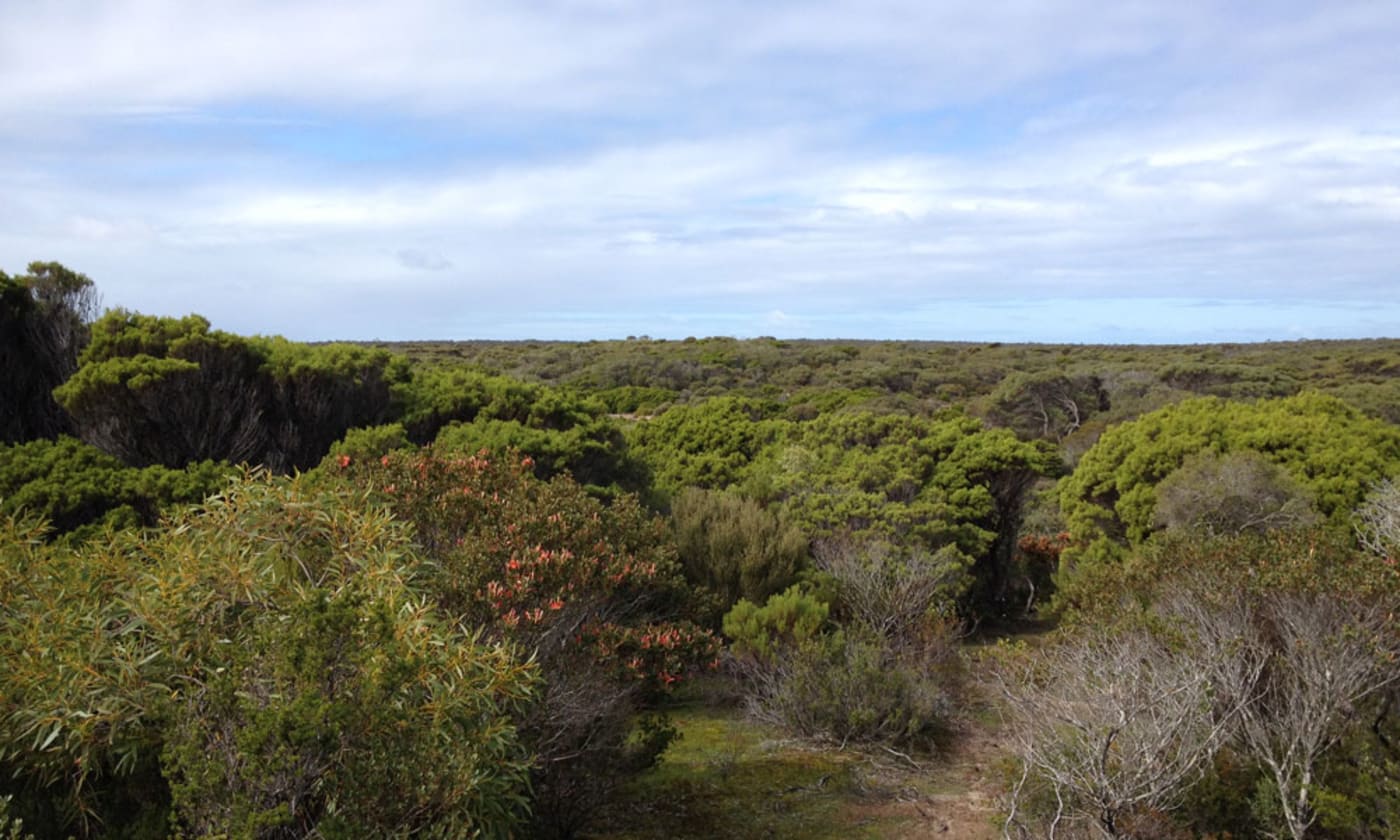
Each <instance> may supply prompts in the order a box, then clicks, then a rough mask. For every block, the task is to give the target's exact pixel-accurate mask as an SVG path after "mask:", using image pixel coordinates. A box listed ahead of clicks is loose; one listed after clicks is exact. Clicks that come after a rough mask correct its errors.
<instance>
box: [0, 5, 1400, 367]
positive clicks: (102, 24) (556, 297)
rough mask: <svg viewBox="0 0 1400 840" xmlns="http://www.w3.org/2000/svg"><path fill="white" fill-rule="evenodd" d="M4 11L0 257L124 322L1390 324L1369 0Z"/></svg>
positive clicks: (1048, 337) (633, 328) (473, 327)
mask: <svg viewBox="0 0 1400 840" xmlns="http://www.w3.org/2000/svg"><path fill="white" fill-rule="evenodd" d="M11 6H13V8H7V9H6V26H5V27H3V28H2V29H0V55H3V56H4V57H5V59H4V70H3V73H0V219H3V221H4V224H3V225H0V270H4V271H6V272H8V273H11V274H15V273H21V272H22V271H23V270H24V266H25V264H26V263H28V262H29V261H32V260H41V261H46V260H57V261H59V262H62V263H64V264H65V265H68V266H69V267H70V268H72V269H74V270H76V271H81V272H83V273H85V274H87V275H89V276H91V277H92V278H93V280H94V281H95V282H96V283H97V285H98V288H99V289H100V290H101V292H102V294H103V296H104V298H105V299H106V300H108V301H111V302H113V303H114V304H115V305H120V306H123V307H126V308H129V309H132V310H136V311H140V312H145V313H150V314H157V315H176V316H178V315H183V314H188V313H191V312H195V313H199V314H201V315H204V316H205V317H207V318H209V319H210V320H211V322H213V323H214V324H215V326H217V327H219V328H220V329H225V330H228V331H231V332H237V333H242V334H251V333H271V334H280V335H285V336H287V337H288V338H293V339H296V340H332V339H334V338H336V337H341V338H345V339H349V340H374V339H375V338H382V339H383V340H394V341H401V340H413V339H422V340H432V339H439V340H451V339H452V338H454V337H456V338H463V339H466V338H476V339H488V340H497V339H499V340H517V339H518V340H528V339H527V337H528V336H532V335H535V336H541V335H542V336H551V337H553V339H537V340H589V339H590V338H597V337H599V336H616V337H622V336H625V335H629V334H631V335H640V334H652V335H661V336H667V337H676V338H680V337H684V336H686V335H693V334H711V335H735V336H756V335H776V334H779V333H781V334H784V335H790V336H793V337H795V338H801V337H817V336H829V335H848V336H855V337H863V338H868V339H870V340H952V341H975V342H983V341H1004V342H1012V343H1024V342H1028V341H1031V342H1039V343H1056V344H1060V343H1077V344H1201V343H1205V344H1211V343H1222V342H1231V343H1243V342H1251V343H1253V342H1261V341H1291V340H1298V339H1304V338H1316V339H1344V338H1360V337H1367V336H1396V335H1400V303H1397V298H1400V294H1397V293H1400V59H1397V57H1396V53H1395V49H1394V45H1395V44H1397V43H1400V4H1384V3H1382V4H1378V3H1371V2H1365V0H1337V2H1334V3H1329V4H1325V5H1317V4H1307V3H1295V2H1283V3H1273V4H1262V5H1261V4H1256V3H1244V2H1234V1H1233V0H1226V2H1219V3H1209V4H1189V3H1185V4H1183V3H1178V2H1167V0H1147V2H1143V3H1134V4H1126V5H1123V4H1120V5H1118V6H1108V7H1105V6H1103V4H1099V3H1091V2H1089V0H1052V2H1036V3H1030V2H1024V0H1008V2H1005V3H1000V4H998V3H985V2H971V0H950V2H940V3H927V2H923V1H922V0H879V2H868V0H862V2H856V0H803V2H792V1H791V0H775V2H772V3H764V4H752V3H743V2H738V0H715V2H711V3H705V4H670V3H664V2H663V3H659V4H658V3H642V2H640V0H521V2H518V3H512V4H508V5H505V6H501V5H498V4H487V3H480V2H472V1H471V0H465V1H464V2H461V1H459V0H403V2H400V3H396V4H392V5H389V4H384V3H380V2H376V0H343V1H342V2H330V0H292V1H291V2H274V1H273V0H230V2H227V3H220V4H217V5H214V6H209V5H199V4H193V5H192V4H188V3H180V2H176V0H104V2H100V3H99V2H95V0H78V2H75V3H64V4H11ZM56 45H61V48H55V47H56ZM890 336H899V337H900V338H890Z"/></svg>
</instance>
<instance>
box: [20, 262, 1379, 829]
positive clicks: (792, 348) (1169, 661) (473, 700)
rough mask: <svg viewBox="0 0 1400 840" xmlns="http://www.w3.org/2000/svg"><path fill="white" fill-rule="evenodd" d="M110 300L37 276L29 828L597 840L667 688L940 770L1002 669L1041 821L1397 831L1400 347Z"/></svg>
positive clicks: (31, 383)
mask: <svg viewBox="0 0 1400 840" xmlns="http://www.w3.org/2000/svg"><path fill="white" fill-rule="evenodd" d="M95 300H96V298H95V291H94V287H93V285H92V282H91V281H90V280H88V279H87V278H86V277H84V276H82V275H80V274H77V273H75V272H72V271H69V270H68V269H66V268H64V267H63V266H60V265H57V264H53V263H35V264H32V265H31V266H29V268H28V270H27V273H26V274H24V275H21V276H18V277H9V276H7V275H3V274H0V328H3V329H0V361H3V363H4V365H3V368H0V369H3V370H4V371H5V375H4V378H3V381H0V407H3V417H0V421H3V422H0V433H2V434H3V445H0V593H3V594H0V599H3V600H0V657H3V663H4V665H5V667H4V668H0V803H3V805H0V834H4V833H6V832H9V833H12V834H15V835H16V836H23V834H24V832H33V833H35V834H36V835H37V836H67V835H73V836H76V837H107V836H111V837H166V836H208V835H219V834H223V835H228V836H240V837H308V836H346V837H349V836H401V835H407V834H419V835H423V836H443V837H458V836H487V837H489V836H499V837H506V836H539V837H551V836H552V837H572V836H580V835H583V834H587V833H588V832H589V831H594V830H597V829H598V828H599V826H598V825H597V824H596V822H594V823H592V824H591V823H590V821H593V820H596V819H597V817H598V815H600V814H601V815H607V814H609V813H611V811H610V808H611V807H612V806H611V804H610V803H614V802H616V801H618V797H619V796H622V795H624V792H625V791H627V790H630V789H632V788H630V787H629V785H631V783H632V782H633V781H635V780H636V779H637V778H638V776H639V774H642V773H644V772H646V771H647V769H648V768H651V767H653V766H655V765H656V763H657V762H658V761H659V760H663V756H664V755H665V751H666V749H667V748H668V746H669V745H670V744H671V743H672V742H673V741H674V739H675V737H676V734H677V733H676V730H675V728H674V727H673V725H672V724H671V722H670V721H669V718H668V709H670V708H671V703H672V699H671V698H672V697H673V695H674V693H675V692H676V690H677V689H678V687H683V686H694V685H696V684H702V685H704V686H705V691H707V692H709V695H706V696H712V697H714V698H720V699H717V700H716V701H715V702H717V703H719V704H720V706H719V708H723V705H722V704H723V703H724V702H726V701H725V700H723V698H730V701H737V705H738V706H739V707H741V708H742V709H743V710H745V713H747V714H749V715H751V716H752V717H753V718H754V719H757V720H761V721H764V722H765V723H766V724H768V725H772V726H775V727H778V728H779V729H780V730H781V731H785V732H788V733H792V734H793V735H795V736H799V737H802V738H804V739H807V740H809V741H813V742H818V743H824V744H828V745H832V746H836V747H840V748H844V749H853V748H861V745H872V746H874V747H876V748H878V749H880V750H882V751H892V752H889V753H888V754H894V755H899V756H904V757H905V758H906V759H908V760H909V761H910V762H911V766H913V765H920V761H923V760H924V757H926V756H930V755H935V756H936V755H937V754H939V752H940V751H941V750H944V749H947V748H948V747H949V745H950V744H951V743H953V742H954V741H956V739H957V736H958V733H959V731H960V730H962V729H964V728H966V727H967V726H969V725H970V724H969V722H968V721H969V716H968V713H967V712H966V709H968V708H969V707H970V706H972V705H973V704H974V703H975V702H977V701H976V695H977V691H978V689H977V687H976V684H977V683H978V682H979V680H980V681H985V677H986V674H985V671H986V665H985V661H986V659H987V658H991V659H993V660H995V661H996V662H997V663H998V664H997V667H996V669H995V671H996V673H997V675H998V680H999V683H998V684H999V686H1000V693H1001V694H1002V695H1003V697H1004V700H1005V703H1004V707H1005V709H1006V711H1007V716H1008V718H1007V723H1006V727H1007V728H1006V733H1007V740H1008V742H1009V743H1011V744H1013V745H1014V748H1015V749H1014V752H1015V754H1014V756H1013V757H1012V762H1013V764H1014V770H1013V771H1012V772H1011V774H1010V777H1009V782H1008V796H1007V799H1006V801H1005V803H1004V805H1005V815H1004V820H1003V825H1004V828H1005V833H1006V835H1007V836H1025V837H1040V836H1045V835H1046V834H1047V833H1055V835H1056V836H1079V835H1080V834H1082V835H1084V836H1106V837H1140V838H1149V837H1150V838H1157V837H1176V836H1181V837H1186V836H1216V837H1224V836H1226V835H1227V834H1228V835H1229V836H1234V837H1245V836H1274V837H1279V836H1286V837H1294V838H1300V837H1316V838H1366V837H1387V836H1394V835H1395V834H1396V833H1397V832H1400V747H1397V744H1400V740H1397V739H1400V720H1397V718H1396V715H1395V712H1394V711H1393V708H1392V706H1393V699H1394V697H1395V692H1396V691H1397V690H1400V689H1398V688H1397V680H1400V666H1397V657H1400V636H1398V635H1397V632H1400V631H1397V630H1396V628H1395V622H1394V621H1393V620H1392V618H1393V615H1394V612H1395V610H1396V609H1397V608H1400V576H1398V575H1397V570H1396V561H1397V558H1400V524H1398V523H1400V491H1398V490H1397V486H1400V484H1397V482H1400V428H1398V427H1397V425H1396V424H1397V422H1400V414H1397V413H1396V412H1397V409H1396V406H1398V405H1400V342H1395V341H1370V342H1300V343H1288V344H1271V345H1247V346H1241V345H1222V346H1214V347H1166V348H1132V347H1074V346H1013V345H1005V346H1003V345H971V344H949V343H915V342H836V341H803V342H783V341H777V340H774V339H757V340H752V341H737V340H733V339H699V340H690V339H688V340H686V341H681V342H658V341H652V340H649V339H632V340H628V341H622V342H592V343H586V344H563V343H549V342H528V343H515V344H511V343H486V342H467V343H456V344H442V343H437V344H416V345H407V346H398V345H396V346H389V347H369V346H361V345H351V344H326V345H300V344H295V343H292V342H288V341H285V340H283V339H279V338H264V337H243V336H237V335H232V334H229V333H224V332H221V331H218V330H216V329H214V328H213V326H212V325H211V324H210V323H209V322H208V321H207V320H206V319H204V318H202V317H199V316H196V315H191V316H188V317H184V318H170V317H154V316H147V315H141V314H138V313H133V312H128V311H125V310H120V309H116V310H110V311H108V312H107V313H105V314H103V315H101V316H100V317H98V313H97V311H96V304H95ZM1032 619H1034V620H1036V621H1037V622H1039V623H1040V625H1039V626H1044V624H1045V623H1046V622H1058V624H1059V626H1058V628H1057V629H1055V631H1054V632H1053V633H1051V634H1049V635H1048V636H1046V637H1044V639H1043V640H1042V642H1041V643H1040V644H1037V645H1035V646H1029V645H1024V644H1021V643H1016V642H1008V643H1006V644H1003V645H1002V646H1000V647H999V648H996V651H997V652H996V653H995V655H992V656H990V657H983V658H982V659H981V660H980V661H981V662H982V664H980V665H973V664H970V661H969V658H968V656H967V655H965V652H964V650H963V644H962V639H963V636H964V635H965V634H967V633H969V632H973V631H976V632H980V633H982V634H983V635H984V636H985V635H993V636H994V635H996V634H998V633H1003V632H1007V631H1015V629H1016V628H1017V627H1018V626H1019V625H1018V623H1020V622H1025V621H1029V620H1032ZM979 669H980V672H979V673H974V671H978V670H979ZM911 755H912V756H918V757H919V760H918V761H915V760H914V759H911V758H909V756H911ZM920 766H921V765H920ZM1076 832H1078V834H1076Z"/></svg>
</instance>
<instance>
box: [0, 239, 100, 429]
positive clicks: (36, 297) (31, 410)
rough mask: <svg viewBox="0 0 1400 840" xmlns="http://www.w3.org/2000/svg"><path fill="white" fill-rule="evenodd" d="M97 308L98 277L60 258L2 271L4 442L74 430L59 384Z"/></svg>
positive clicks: (0, 419) (0, 316) (72, 365)
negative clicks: (17, 271)
mask: <svg viewBox="0 0 1400 840" xmlns="http://www.w3.org/2000/svg"><path fill="white" fill-rule="evenodd" d="M96 309H97V294H96V291H95V290H94V287H93V283H92V280H90V279H89V278H88V277H87V276H86V275H83V274H78V273H77V272H75V271H71V270H69V269H67V268H65V267H64V266H62V265H60V264H58V263H56V262H47V263H45V262H33V263H30V264H29V267H28V271H27V273H25V274H22V275H20V276H18V277H10V276H9V275H7V274H5V273H4V272H3V271H0V370H3V371H4V372H5V375H4V377H0V405H3V406H4V407H5V409H4V411H0V444H5V443H24V442H26V441H30V440H36V439H40V438H54V437H57V436H58V435H60V434H65V433H70V432H71V431H72V423H71V421H70V419H69V417H68V415H67V414H66V413H65V412H64V411H63V409H62V408H60V407H59V405H58V403H56V402H55V401H54V398H53V389H54V388H56V387H58V386H59V385H61V384H62V383H63V381H64V380H66V379H67V378H68V377H69V376H71V375H72V373H73V371H74V370H75V369H76V368H77V363H78V354H79V353H80V352H81V351H82V349H83V347H84V346H85V345H86V344H87V340H88V327H87V325H88V322H90V321H91V320H92V319H93V317H94V316H95V315H96Z"/></svg>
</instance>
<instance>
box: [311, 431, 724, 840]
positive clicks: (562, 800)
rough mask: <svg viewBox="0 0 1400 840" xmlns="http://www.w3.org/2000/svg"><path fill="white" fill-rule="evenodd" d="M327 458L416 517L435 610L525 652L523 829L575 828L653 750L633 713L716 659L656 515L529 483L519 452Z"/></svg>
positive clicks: (652, 740)
mask: <svg viewBox="0 0 1400 840" xmlns="http://www.w3.org/2000/svg"><path fill="white" fill-rule="evenodd" d="M329 466H330V468H331V471H332V472H336V473H339V474H341V475H344V476H347V477H349V478H350V479H351V480H353V481H355V482H357V483H359V484H360V485H361V486H363V487H364V488H366V489H367V490H368V491H369V492H370V493H371V494H372V495H373V496H375V497H377V498H378V499H379V500H380V501H382V502H383V503H384V504H386V505H387V506H388V507H389V508H390V509H391V510H392V511H393V512H394V514H395V516H396V517H397V518H399V519H402V520H405V521H407V522H411V523H412V524H413V525H414V527H415V528H416V532H417V541H418V543H419V545H420V546H421V547H422V549H423V551H424V553H425V555H426V557H427V559H428V561H429V567H430V568H429V571H428V572H427V575H428V579H429V580H428V588H429V590H430V591H431V592H432V595H433V597H434V598H435V599H436V601H437V604H438V606H439V608H440V610H442V611H443V612H444V613H445V615H447V616H448V617H450V618H451V619H453V620H455V621H457V622H458V623H460V624H461V625H462V626H463V627H468V628H475V627H483V628H486V632H488V633H489V634H491V635H494V636H495V637H496V638H499V639H502V640H506V641H509V642H512V643H515V644H517V645H519V646H520V647H521V648H522V649H523V653H525V654H528V655H532V656H533V657H534V658H535V660H536V661H537V662H538V663H539V666H540V671H541V674H542V675H543V678H544V687H543V689H542V692H541V695H540V698H539V700H538V701H537V702H536V704H535V707H534V709H533V711H532V712H531V714H530V715H529V716H528V719H527V720H526V721H524V722H523V724H522V726H523V731H524V732H525V736H526V739H527V742H529V743H530V745H531V746H532V747H533V748H534V749H535V751H536V773H535V796H536V801H535V813H536V819H537V824H536V826H535V831H536V833H537V834H542V835H543V834H551V833H553V834H568V833H569V832H571V831H574V830H576V828H577V826H578V825H579V824H580V823H581V821H582V820H583V819H585V818H586V816H587V814H588V813H589V812H591V810H592V809H593V808H592V806H593V804H594V803H595V802H596V801H597V799H598V798H599V797H600V796H601V795H602V794H603V793H605V792H606V791H607V790H608V789H609V788H610V787H611V786H612V785H613V784H615V783H616V782H617V781H620V780H621V779H622V778H623V777H625V775H627V774H629V773H630V772H633V771H635V770H637V769H640V768H642V767H645V766H648V765H649V764H650V763H651V762H652V761H654V759H655V757H656V755H658V754H659V753H660V751H661V750H662V749H664V748H665V745H666V742H667V740H668V738H667V737H664V735H663V736H661V737H643V738H640V739H637V738H635V737H634V720H635V719H636V716H637V714H638V713H639V712H641V711H644V710H645V709H646V708H647V707H648V705H649V704H650V703H651V701H653V700H655V699H656V698H657V697H658V696H659V695H661V694H664V693H665V692H667V691H669V690H671V689H672V688H673V687H674V686H675V685H676V684H678V683H679V682H681V681H682V680H684V679H685V678H686V677H687V676H690V675H692V674H694V673H695V672H697V671H698V670H702V669H705V668H708V667H711V666H712V665H713V664H714V662H715V656H716V653H717V651H718V644H717V642H716V640H715V639H714V637H713V636H712V635H711V634H710V633H709V632H707V631H705V630H703V629H701V628H700V627H699V626H698V625H696V624H695V623H694V622H693V621H691V620H689V618H690V616H689V614H688V611H689V609H690V607H689V605H690V604H691V603H693V598H692V597H691V593H690V592H689V590H688V589H687V587H686V584H685V581H684V578H683V576H682V575H681V572H680V566H679V563H678V562H677V560H676V557H675V549H674V547H673V546H672V545H671V544H670V542H669V541H668V534H667V530H666V527H665V524H664V523H663V522H662V521H661V520H659V519H656V518H655V517H652V516H650V515H649V514H647V513H646V512H645V511H644V510H642V508H641V507H640V506H639V505H638V503H637V501H636V500H635V499H634V498H631V497H623V498H620V499H618V500H617V501H615V502H613V503H612V504H611V505H608V506H604V505H603V504H602V503H600V502H598V501H597V500H596V499H593V498H592V497H590V496H589V495H588V493H587V492H586V491H585V490H584V488H583V487H582V486H580V485H579V484H577V483H576V482H574V481H573V480H571V479H569V478H565V477H558V478H555V479H553V480H551V481H541V480H540V479H538V478H536V477H535V476H534V472H533V468H534V463H533V461H532V460H531V459H530V458H529V457H522V456H520V455H511V456H507V457H497V456H490V455H488V454H487V453H486V452H484V451H483V452H479V453H477V454H476V455H470V456H463V455H439V454H436V453H434V452H433V451H432V450H431V448H425V449H422V450H419V451H416V452H391V453H389V454H387V455H384V456H382V457H379V458H373V459H368V460H356V459H354V458H351V457H348V456H344V455H342V456H338V457H335V458H333V459H331V460H330V464H329ZM666 731H668V730H665V728H664V727H662V728H661V729H659V730H657V729H654V728H653V731H652V732H651V733H650V734H652V735H655V734H656V732H662V733H664V732H666Z"/></svg>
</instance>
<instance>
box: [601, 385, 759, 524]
mask: <svg viewBox="0 0 1400 840" xmlns="http://www.w3.org/2000/svg"><path fill="white" fill-rule="evenodd" d="M775 413H776V406H773V405H771V404H767V403H764V402H761V401H758V400H752V399H747V398H742V397H719V398H716V399H712V400H706V401H705V402H702V403H700V404H698V405H694V406H673V407H671V408H670V409H668V410H667V411H666V412H665V413H664V414H662V415H660V416H659V417H656V418H653V419H651V420H648V421H646V422H643V423H638V424H636V425H635V426H633V427H632V428H631V429H630V430H629V434H628V445H629V446H630V448H631V449H632V451H633V452H634V453H635V454H636V456H637V457H638V458H639V459H640V460H641V461H642V462H643V463H644V464H645V465H646V466H647V468H648V470H649V472H650V474H651V478H652V486H653V489H654V491H655V492H656V493H657V494H658V495H659V496H660V497H661V498H663V499H669V498H671V497H672V496H674V495H675V494H677V493H679V492H680V491H681V490H682V489H684V488H686V487H700V488H705V489H711V490H719V489H724V488H726V487H731V486H734V485H737V484H740V483H741V482H742V481H743V480H744V478H745V477H746V475H747V472H748V468H749V467H750V465H751V464H752V463H753V461H754V460H755V459H756V458H757V457H758V456H759V454H760V453H761V452H763V451H764V450H765V449H766V448H767V447H769V446H770V445H772V444H773V443H774V442H775V441H776V440H777V438H778V436H779V435H780V434H781V432H782V430H783V428H784V426H785V424H784V423H782V422H781V421H777V420H774V419H772V418H773V416H774V414H775Z"/></svg>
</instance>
